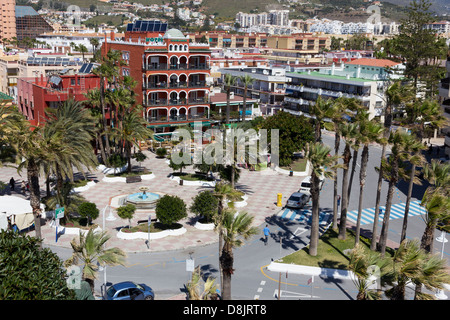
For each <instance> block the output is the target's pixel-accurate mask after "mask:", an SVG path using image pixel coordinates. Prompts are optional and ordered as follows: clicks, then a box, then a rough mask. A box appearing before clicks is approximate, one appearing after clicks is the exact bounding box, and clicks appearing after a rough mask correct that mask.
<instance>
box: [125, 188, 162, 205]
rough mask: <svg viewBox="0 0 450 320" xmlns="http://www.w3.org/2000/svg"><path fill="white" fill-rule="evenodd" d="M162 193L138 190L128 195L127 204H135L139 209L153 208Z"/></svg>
mask: <svg viewBox="0 0 450 320" xmlns="http://www.w3.org/2000/svg"><path fill="white" fill-rule="evenodd" d="M159 198H160V195H159V194H157V193H153V192H145V191H144V192H137V193H132V194H129V195H128V196H126V198H125V201H124V202H125V204H129V203H130V204H133V205H134V206H136V208H137V209H153V208H155V207H156V201H158V199H159Z"/></svg>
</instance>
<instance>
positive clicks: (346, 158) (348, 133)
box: [338, 123, 357, 240]
mask: <svg viewBox="0 0 450 320" xmlns="http://www.w3.org/2000/svg"><path fill="white" fill-rule="evenodd" d="M339 128H340V129H339V131H340V132H341V134H342V137H343V138H344V140H345V148H344V153H343V156H342V157H343V169H344V171H343V174H342V201H341V216H340V220H339V235H338V238H339V239H341V240H344V239H345V238H346V236H347V208H348V171H349V169H350V160H351V158H352V155H351V152H350V148H351V146H352V143H353V138H354V136H355V133H356V129H357V124H356V123H347V124H345V123H343V124H341V125H340V126H339Z"/></svg>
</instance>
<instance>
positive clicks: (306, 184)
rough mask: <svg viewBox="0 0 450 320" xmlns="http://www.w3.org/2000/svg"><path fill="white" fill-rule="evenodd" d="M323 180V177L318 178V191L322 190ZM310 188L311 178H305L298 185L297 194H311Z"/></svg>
mask: <svg viewBox="0 0 450 320" xmlns="http://www.w3.org/2000/svg"><path fill="white" fill-rule="evenodd" d="M324 180H325V179H324V178H323V177H320V178H319V190H322V186H323V182H324ZM311 187H312V182H311V176H307V177H306V178H305V179H303V181H302V183H301V184H300V189H299V190H298V192H305V193H308V194H311Z"/></svg>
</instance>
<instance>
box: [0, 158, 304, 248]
mask: <svg viewBox="0 0 450 320" xmlns="http://www.w3.org/2000/svg"><path fill="white" fill-rule="evenodd" d="M145 153H146V155H147V156H148V158H147V159H146V160H145V161H144V162H143V163H142V166H143V167H146V168H147V169H148V170H150V171H152V172H153V174H154V175H155V178H154V179H152V180H148V181H144V180H143V181H142V182H137V183H126V182H113V183H111V182H105V181H102V179H103V177H104V176H105V175H104V174H103V173H101V172H100V171H96V172H93V173H92V174H91V175H89V179H94V180H95V182H96V184H95V186H92V187H90V188H89V189H87V190H85V191H82V192H80V194H81V195H83V196H84V197H85V199H86V200H87V201H90V202H94V203H95V204H96V205H97V208H98V209H99V210H100V216H99V217H98V218H97V219H96V220H94V221H93V223H95V224H98V226H99V227H100V228H102V227H103V216H102V212H103V209H104V208H105V207H106V206H107V205H113V206H117V201H116V202H114V201H112V200H113V198H114V197H116V196H118V195H127V194H131V193H136V192H139V187H141V186H148V187H149V192H160V193H164V194H171V195H176V196H178V197H180V198H182V199H183V200H184V201H185V203H186V206H187V208H189V206H190V204H191V202H192V198H193V197H194V196H195V195H197V194H198V193H199V192H200V191H202V190H207V189H210V188H208V187H199V186H187V185H184V186H180V185H179V184H178V183H177V182H176V181H173V180H171V179H169V178H168V175H169V174H170V173H172V169H170V168H169V167H168V165H167V163H166V162H165V159H157V158H156V157H155V155H154V154H153V153H150V152H147V151H146V152H145ZM133 165H137V163H133ZM3 169H5V168H2V170H0V171H2V174H0V180H2V178H3V181H9V179H10V178H11V176H10V175H11V174H13V173H14V172H13V171H12V170H14V171H15V169H9V168H8V169H9V170H3ZM269 170H270V169H269ZM184 171H186V172H194V169H193V168H192V167H188V168H187V169H186V170H184ZM16 175H17V173H16ZM13 176H14V174H13ZM14 177H15V176H14ZM15 179H16V177H15ZM18 179H19V180H18V181H21V179H20V177H19V178H18ZM302 179H303V177H289V176H286V175H283V174H279V173H276V172H273V171H272V170H270V172H265V171H248V170H242V171H241V177H240V180H239V182H238V183H237V188H238V189H240V190H241V191H243V192H245V194H246V195H247V196H248V199H247V200H246V202H247V205H246V206H245V207H242V208H237V210H239V211H240V212H242V211H245V212H248V213H249V214H251V215H253V216H254V225H255V226H259V225H261V224H262V223H264V222H265V220H266V217H269V216H271V215H273V214H275V213H276V212H277V211H278V210H279V207H277V206H276V199H277V193H282V194H283V203H285V202H286V200H287V198H288V197H289V196H290V195H291V194H292V193H293V192H295V191H297V190H298V187H299V185H300V182H301V180H302ZM18 185H20V184H19V183H18ZM41 190H45V184H44V181H41ZM16 191H17V187H16ZM12 194H14V195H17V196H21V197H26V196H24V195H23V194H21V192H20V190H19V192H12ZM42 195H44V192H43V193H42ZM111 214H112V216H113V217H114V218H115V220H114V221H109V220H108V219H105V229H106V230H107V231H108V232H109V234H110V235H111V239H110V240H109V241H108V242H107V247H119V248H121V249H122V250H124V251H125V252H154V251H170V250H180V249H185V248H189V247H195V246H203V245H208V244H211V243H215V242H217V241H218V235H217V233H216V232H214V231H204V230H199V229H197V228H195V227H194V224H195V222H196V220H197V217H196V216H195V215H193V214H191V213H189V216H188V218H186V219H184V220H182V221H180V223H181V224H182V225H183V227H185V228H186V229H187V232H186V233H185V234H183V235H181V236H168V237H165V238H162V239H155V240H151V241H150V248H148V247H147V245H146V242H145V240H143V239H137V240H123V239H120V238H118V237H117V233H118V231H119V230H120V228H121V227H126V226H128V220H122V219H120V218H119V217H118V216H117V214H116V213H115V210H114V209H113V210H112V213H110V212H109V210H107V212H106V213H105V218H109V217H111ZM149 215H152V216H154V215H155V212H154V210H137V211H136V214H135V217H134V218H133V219H132V221H131V225H132V226H133V225H136V224H137V222H138V221H141V220H147V219H148V216H149ZM62 230H63V228H61V227H60V228H58V231H59V232H60V231H62ZM42 237H43V239H44V243H46V244H49V245H52V246H60V247H66V248H70V241H71V240H72V239H73V238H74V237H76V235H74V234H67V233H59V236H58V241H57V242H56V230H55V228H54V227H52V226H51V225H50V221H46V222H45V223H44V224H43V225H42Z"/></svg>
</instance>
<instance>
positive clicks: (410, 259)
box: [386, 240, 450, 300]
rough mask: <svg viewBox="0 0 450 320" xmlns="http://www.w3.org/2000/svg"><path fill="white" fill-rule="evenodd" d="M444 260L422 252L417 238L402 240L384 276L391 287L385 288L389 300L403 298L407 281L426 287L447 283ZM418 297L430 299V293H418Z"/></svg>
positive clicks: (449, 278) (430, 287)
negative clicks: (390, 268)
mask: <svg viewBox="0 0 450 320" xmlns="http://www.w3.org/2000/svg"><path fill="white" fill-rule="evenodd" d="M445 268H446V261H445V260H443V259H440V258H438V257H437V256H432V255H430V254H427V253H426V252H424V251H423V250H422V249H421V248H420V246H419V243H418V241H417V240H404V241H403V242H402V243H401V244H400V247H399V248H398V249H397V250H396V252H395V254H394V256H393V258H392V270H391V272H390V273H389V274H388V275H387V276H386V280H387V284H389V285H392V288H391V289H389V290H386V296H388V297H389V298H390V299H391V300H404V299H405V289H406V285H407V283H408V282H412V283H414V284H416V285H418V286H422V285H424V286H425V287H427V288H428V289H431V290H433V289H442V288H443V284H444V283H449V281H450V276H449V274H448V273H447V272H446V270H445ZM416 298H420V299H432V296H431V295H428V294H424V293H420V294H419V295H416Z"/></svg>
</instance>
